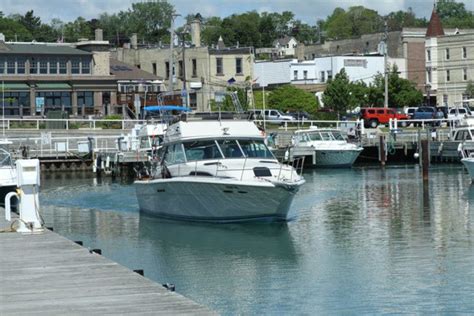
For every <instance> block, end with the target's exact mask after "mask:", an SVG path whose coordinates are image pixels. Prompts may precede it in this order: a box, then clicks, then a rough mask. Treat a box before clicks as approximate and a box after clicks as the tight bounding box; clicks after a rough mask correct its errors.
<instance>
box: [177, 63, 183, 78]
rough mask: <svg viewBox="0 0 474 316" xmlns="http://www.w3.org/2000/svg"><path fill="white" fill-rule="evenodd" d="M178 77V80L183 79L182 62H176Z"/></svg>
mask: <svg viewBox="0 0 474 316" xmlns="http://www.w3.org/2000/svg"><path fill="white" fill-rule="evenodd" d="M178 68H179V69H178V76H179V78H181V79H183V78H184V68H183V61H182V60H180V61H178Z"/></svg>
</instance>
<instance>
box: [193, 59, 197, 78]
mask: <svg viewBox="0 0 474 316" xmlns="http://www.w3.org/2000/svg"><path fill="white" fill-rule="evenodd" d="M192 66H193V69H192V70H193V77H197V61H196V59H193V60H192Z"/></svg>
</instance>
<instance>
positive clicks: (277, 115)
mask: <svg viewBox="0 0 474 316" xmlns="http://www.w3.org/2000/svg"><path fill="white" fill-rule="evenodd" d="M254 113H255V118H256V119H263V118H265V120H268V121H276V122H281V121H294V120H295V118H294V117H293V116H291V115H287V114H282V113H281V112H280V111H278V110H274V109H268V110H265V111H264V110H261V109H257V110H255V111H254Z"/></svg>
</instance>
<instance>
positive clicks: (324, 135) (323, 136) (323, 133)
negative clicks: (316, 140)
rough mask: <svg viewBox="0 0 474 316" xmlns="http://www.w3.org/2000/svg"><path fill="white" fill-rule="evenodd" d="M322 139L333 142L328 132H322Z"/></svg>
mask: <svg viewBox="0 0 474 316" xmlns="http://www.w3.org/2000/svg"><path fill="white" fill-rule="evenodd" d="M321 137H322V138H323V140H331V134H330V133H328V132H322V133H321Z"/></svg>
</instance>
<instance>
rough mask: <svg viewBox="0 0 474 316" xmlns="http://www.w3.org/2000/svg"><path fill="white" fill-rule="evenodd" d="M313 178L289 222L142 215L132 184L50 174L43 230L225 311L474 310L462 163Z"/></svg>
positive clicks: (473, 204)
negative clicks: (425, 175) (424, 175)
mask: <svg viewBox="0 0 474 316" xmlns="http://www.w3.org/2000/svg"><path fill="white" fill-rule="evenodd" d="M420 172H421V171H420V170H419V168H418V167H413V166H412V165H410V166H393V167H392V166H389V167H386V168H385V169H381V168H380V167H378V166H377V167H370V166H368V167H355V168H353V169H346V170H334V169H332V170H308V171H306V172H305V178H306V180H307V183H306V184H305V185H304V186H303V187H302V189H301V190H300V192H299V193H298V195H297V196H296V198H295V200H294V203H293V206H292V215H293V216H294V219H293V220H292V221H290V222H288V223H284V224H282V223H255V224H197V223H185V222H173V221H165V220H161V219H157V218H152V217H145V216H140V214H139V212H138V203H137V200H136V197H135V189H134V187H133V184H132V183H130V182H124V181H121V180H111V179H109V178H103V179H102V180H100V179H95V178H91V177H90V174H89V173H55V174H45V175H44V176H43V179H42V188H41V195H40V199H41V207H42V215H43V217H44V219H45V221H46V223H47V226H52V227H54V231H55V232H57V233H59V234H61V235H63V236H65V237H67V238H69V239H71V240H81V241H83V242H84V246H85V247H90V248H100V249H102V254H103V255H104V256H106V257H108V258H110V259H112V260H114V261H116V262H118V263H120V264H123V265H125V266H127V267H129V268H130V269H144V271H145V276H146V277H148V278H150V279H152V280H155V281H157V282H160V283H165V282H167V283H173V284H175V285H176V291H177V292H179V293H181V294H183V295H185V296H187V297H189V298H191V299H193V300H194V301H196V302H198V303H200V304H203V305H206V306H209V307H210V308H212V309H214V310H216V311H218V312H219V313H221V314H262V313H264V314H310V313H311V314H314V313H317V314H322V315H326V314H381V313H396V314H398V313H426V314H432V313H436V314H462V313H472V312H474V185H471V183H470V179H469V177H468V175H467V172H466V171H465V170H464V169H462V167H461V166H460V165H434V166H433V167H432V168H431V169H430V179H429V182H428V183H427V184H425V185H423V181H422V179H421V175H420Z"/></svg>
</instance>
